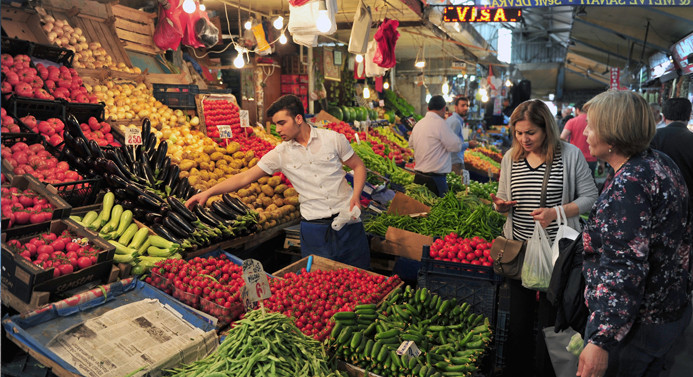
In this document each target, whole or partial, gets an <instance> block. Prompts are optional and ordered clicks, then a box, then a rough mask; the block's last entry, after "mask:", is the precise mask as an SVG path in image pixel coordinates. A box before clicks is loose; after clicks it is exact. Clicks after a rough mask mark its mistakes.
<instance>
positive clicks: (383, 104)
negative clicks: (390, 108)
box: [378, 99, 385, 107]
mask: <svg viewBox="0 0 693 377" xmlns="http://www.w3.org/2000/svg"><path fill="white" fill-rule="evenodd" d="M378 105H380V107H385V100H382V99H381V100H380V101H378Z"/></svg>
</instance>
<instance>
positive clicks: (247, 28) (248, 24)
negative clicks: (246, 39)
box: [243, 17, 253, 30]
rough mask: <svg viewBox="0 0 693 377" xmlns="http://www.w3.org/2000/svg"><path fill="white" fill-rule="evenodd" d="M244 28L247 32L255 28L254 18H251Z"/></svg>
mask: <svg viewBox="0 0 693 377" xmlns="http://www.w3.org/2000/svg"><path fill="white" fill-rule="evenodd" d="M243 26H244V27H245V30H250V28H252V27H253V18H252V17H251V18H249V19H248V21H246V22H245V24H244V25H243Z"/></svg>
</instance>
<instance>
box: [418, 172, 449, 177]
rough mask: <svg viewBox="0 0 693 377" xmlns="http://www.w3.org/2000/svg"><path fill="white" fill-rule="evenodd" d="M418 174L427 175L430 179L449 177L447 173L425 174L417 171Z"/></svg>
mask: <svg viewBox="0 0 693 377" xmlns="http://www.w3.org/2000/svg"><path fill="white" fill-rule="evenodd" d="M416 174H421V175H427V176H429V177H445V176H447V174H445V173H424V172H421V171H416Z"/></svg>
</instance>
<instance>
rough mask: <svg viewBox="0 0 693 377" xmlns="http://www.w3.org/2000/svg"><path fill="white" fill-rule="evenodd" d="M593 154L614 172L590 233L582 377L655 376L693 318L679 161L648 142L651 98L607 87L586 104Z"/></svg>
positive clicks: (586, 234) (586, 236) (595, 211)
mask: <svg viewBox="0 0 693 377" xmlns="http://www.w3.org/2000/svg"><path fill="white" fill-rule="evenodd" d="M586 106H587V108H588V110H587V122H588V125H587V128H586V129H585V134H586V135H587V143H588V144H589V148H590V153H591V154H592V155H594V156H596V157H598V158H600V159H602V160H605V161H606V162H608V163H609V165H611V166H612V167H613V168H614V171H615V172H614V173H613V174H612V175H611V176H609V177H608V178H607V181H606V183H605V185H604V189H603V191H602V193H601V195H600V196H599V199H598V200H597V202H596V203H595V205H594V207H593V208H592V211H591V213H590V218H589V220H588V223H587V226H586V227H585V229H584V233H583V242H584V247H585V254H584V257H585V259H584V265H583V274H584V276H585V282H586V289H585V299H586V301H587V307H588V308H589V312H590V315H589V318H588V322H587V327H586V330H585V342H586V346H585V349H584V350H583V351H582V354H581V355H580V363H579V366H578V374H577V375H578V376H583V377H592V376H598V377H601V376H604V375H606V376H629V377H636V376H657V375H659V373H660V372H661V371H662V369H663V368H664V360H665V356H666V354H667V353H668V352H669V351H670V350H671V348H672V345H673V343H674V341H675V340H676V338H677V336H679V335H680V334H682V333H683V331H684V330H685V328H686V326H687V325H688V323H689V322H690V319H691V296H690V292H691V261H690V258H691V250H692V248H691V236H692V235H691V230H692V229H693V228H692V227H691V217H690V216H689V211H688V190H687V189H686V182H685V181H684V179H683V177H682V175H681V172H680V171H679V169H678V168H677V166H676V164H675V163H674V162H673V161H672V160H671V159H670V158H669V157H668V156H666V155H665V154H663V153H661V152H659V151H655V150H652V149H649V148H648V145H649V143H650V140H651V139H652V137H653V136H654V134H655V122H654V118H653V116H652V113H651V112H650V108H649V106H648V104H647V102H646V101H645V100H644V99H643V98H642V97H641V96H640V95H638V94H636V93H633V92H628V91H607V92H604V93H602V94H600V95H598V96H596V97H594V98H593V99H592V100H591V101H589V102H588V103H587V105H586Z"/></svg>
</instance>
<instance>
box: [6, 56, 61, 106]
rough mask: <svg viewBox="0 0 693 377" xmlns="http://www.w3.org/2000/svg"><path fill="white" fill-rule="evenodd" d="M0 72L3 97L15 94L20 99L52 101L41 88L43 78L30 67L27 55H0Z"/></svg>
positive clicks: (50, 96) (51, 97) (48, 94)
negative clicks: (3, 77)
mask: <svg viewBox="0 0 693 377" xmlns="http://www.w3.org/2000/svg"><path fill="white" fill-rule="evenodd" d="M0 60H1V62H0V70H1V71H2V73H3V74H4V75H5V79H4V80H2V84H0V92H2V94H3V95H9V94H11V93H15V94H17V95H18V96H21V97H29V98H38V99H47V100H52V99H54V97H53V96H52V95H51V94H50V93H48V92H47V91H46V89H44V88H43V84H44V82H43V80H44V79H43V78H42V77H41V76H40V74H39V72H37V71H36V68H33V67H31V58H30V57H29V56H28V55H17V56H14V57H13V56H12V55H10V54H2V55H0Z"/></svg>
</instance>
